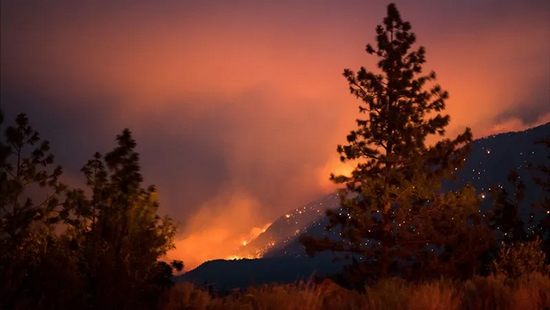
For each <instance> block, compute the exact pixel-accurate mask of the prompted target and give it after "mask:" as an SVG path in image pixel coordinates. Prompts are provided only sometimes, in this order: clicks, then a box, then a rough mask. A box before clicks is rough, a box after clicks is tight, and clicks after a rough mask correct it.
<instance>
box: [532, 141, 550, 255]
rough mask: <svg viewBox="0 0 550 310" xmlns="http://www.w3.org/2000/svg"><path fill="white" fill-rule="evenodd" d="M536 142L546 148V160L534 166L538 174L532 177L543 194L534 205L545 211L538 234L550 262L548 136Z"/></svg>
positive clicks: (549, 142)
mask: <svg viewBox="0 0 550 310" xmlns="http://www.w3.org/2000/svg"><path fill="white" fill-rule="evenodd" d="M536 143H537V144H544V145H546V147H547V150H548V156H547V157H546V158H547V159H548V161H547V162H546V163H541V164H538V165H536V166H535V168H536V170H537V172H538V175H535V177H534V178H533V179H534V181H535V183H536V184H537V185H539V186H540V187H542V190H543V192H544V194H545V196H544V197H543V198H542V199H541V201H539V202H538V203H536V204H535V207H538V208H541V209H542V210H543V211H545V212H546V216H545V217H544V218H543V219H542V220H541V221H540V223H539V225H538V229H537V231H538V234H539V235H540V237H541V238H542V247H543V249H544V251H545V252H546V258H547V259H548V260H549V261H548V262H549V263H550V136H548V137H547V138H545V139H542V140H539V141H536Z"/></svg>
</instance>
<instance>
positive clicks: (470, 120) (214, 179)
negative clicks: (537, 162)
mask: <svg viewBox="0 0 550 310" xmlns="http://www.w3.org/2000/svg"><path fill="white" fill-rule="evenodd" d="M1 5H2V7H1V9H2V10H1V35H2V37H1V83H2V88H1V95H2V107H3V108H4V109H5V110H6V112H7V113H8V115H13V114H15V113H17V112H20V111H24V112H27V113H28V114H29V116H30V118H31V122H34V123H35V127H36V128H38V129H39V131H40V132H41V133H42V136H43V137H45V138H47V139H49V140H51V141H52V146H53V151H54V152H55V153H56V155H57V157H58V158H59V159H60V160H61V164H63V165H64V166H65V167H66V169H65V170H66V174H67V175H66V178H67V179H69V180H71V181H73V180H79V179H81V176H80V175H79V173H78V169H79V168H80V167H81V166H82V165H83V164H84V163H85V161H86V159H88V158H89V157H90V156H91V154H92V153H93V152H94V151H96V150H98V151H102V152H106V151H108V150H109V148H111V147H112V146H113V143H114V142H113V140H114V137H115V135H116V134H117V133H119V132H120V131H121V130H122V128H124V127H129V128H130V129H131V130H132V131H133V132H134V134H135V137H136V140H137V142H138V146H139V151H140V152H141V154H142V166H143V170H144V175H145V178H146V181H147V182H151V183H154V184H156V185H158V187H159V189H160V198H161V203H162V211H163V212H164V213H168V214H170V215H171V216H173V217H174V218H175V219H176V220H177V221H179V222H180V223H181V229H180V231H181V236H180V239H182V240H184V241H179V242H178V249H177V251H176V252H175V254H173V255H175V256H176V257H178V258H181V259H183V260H184V261H188V262H189V263H188V266H192V265H196V264H198V263H200V262H201V261H204V260H205V259H212V258H219V257H226V256H227V255H229V254H230V253H231V251H233V247H234V244H235V245H238V243H239V242H240V240H241V239H242V238H244V236H246V235H247V234H249V233H250V232H251V231H252V230H253V229H254V227H261V226H263V225H264V224H265V223H268V222H270V221H272V220H273V219H274V218H275V217H276V216H278V215H280V214H283V213H284V212H285V211H287V210H288V209H291V208H293V207H295V206H296V205H300V204H303V203H306V202H308V201H310V200H312V199H315V198H317V197H318V196H320V195H321V194H322V193H326V192H327V191H330V190H332V187H331V185H330V183H329V182H328V181H327V178H328V174H329V173H330V172H331V171H334V169H337V168H338V160H337V154H336V152H335V148H336V144H338V143H341V142H344V139H345V135H346V133H347V132H348V131H349V130H350V129H352V128H353V126H354V119H355V117H356V116H357V114H356V113H357V105H358V102H357V100H356V99H354V98H353V97H352V96H351V95H349V93H348V90H347V85H346V82H345V79H344V78H343V77H342V76H341V73H342V70H343V69H344V68H351V69H353V70H356V69H358V67H359V66H361V65H364V66H367V68H369V67H371V68H372V66H373V63H374V60H373V59H372V58H370V57H369V56H368V55H367V54H366V53H365V52H364V46H365V44H366V43H368V42H373V41H374V28H375V26H376V24H378V23H380V22H381V21H382V18H383V17H384V15H385V5H386V3H382V2H378V1H376V2H375V1H345V2H342V1H292V2H290V1H289V2H284V1H273V2H268V1H260V2H258V1H230V2H224V1H218V2H216V1H204V2H196V3H195V2H190V3H183V2H180V1H166V2H162V4H160V3H157V2H147V1H133V2H126V1H121V2H117V4H113V3H109V2H102V1H93V2H92V1H82V2H80V1H79V2H75V1H54V2H51V3H50V2H48V4H46V3H36V2H30V1H29V2H26V1H2V4H1ZM397 5H398V8H399V9H400V11H401V14H402V16H403V18H404V19H405V20H409V21H410V22H411V24H412V26H413V31H414V32H415V33H416V34H417V38H418V42H419V44H421V45H424V46H425V47H426V49H427V63H426V66H425V68H426V71H428V70H430V69H433V70H435V71H436V72H437V73H438V77H439V79H438V81H439V83H440V84H441V85H442V86H443V87H444V88H445V89H447V90H448V91H449V92H450V99H449V100H448V102H447V111H448V113H450V115H451V125H450V126H449V129H448V133H449V134H456V133H457V132H458V131H461V130H463V129H464V127H466V126H469V127H471V128H472V129H473V132H474V135H475V137H481V136H484V135H488V134H492V133H497V132H503V131H508V130H520V129H523V128H526V127H531V126H534V125H537V124H540V123H543V122H548V121H550V89H549V85H550V60H549V59H550V40H548V38H549V37H550V4H549V3H548V2H547V1H482V2H481V3H480V2H479V1H461V2H459V3H458V2H457V1H420V2H419V1H397ZM74 182H75V183H78V181H74ZM80 182H82V180H80ZM185 240H186V241H185Z"/></svg>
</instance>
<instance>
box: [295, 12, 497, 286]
mask: <svg viewBox="0 0 550 310" xmlns="http://www.w3.org/2000/svg"><path fill="white" fill-rule="evenodd" d="M376 34H377V35H376V41H377V44H376V46H375V47H373V46H371V45H370V44H368V45H367V46H366V51H367V53H369V54H371V55H375V56H376V57H378V58H379V62H378V68H379V69H380V70H381V74H376V73H374V72H370V71H367V69H365V68H364V67H361V68H360V70H359V71H358V72H357V73H355V72H353V71H351V70H349V69H346V70H344V77H345V78H346V79H347V81H348V83H349V86H350V92H351V94H353V95H354V96H356V97H357V98H359V99H361V101H362V104H361V105H360V106H359V112H360V113H361V114H366V116H367V117H366V118H361V119H357V121H356V122H357V127H358V128H357V129H356V130H353V131H351V133H350V134H349V135H348V136H347V142H348V143H347V144H346V145H339V146H338V148H337V151H338V152H339V153H340V155H341V157H340V158H341V160H342V161H343V162H346V161H351V162H354V163H356V167H355V169H354V170H353V172H352V173H351V176H343V175H338V176H335V175H331V179H332V180H333V181H334V182H335V183H336V184H345V185H346V187H345V188H344V189H343V190H342V195H341V197H342V202H341V204H342V209H343V212H339V211H336V212H335V211H330V210H329V211H327V215H328V217H329V219H330V225H329V226H328V229H329V230H330V229H334V228H335V227H340V234H341V238H342V240H331V239H328V238H325V239H316V238H314V237H311V236H302V238H301V241H302V243H303V244H304V245H305V247H306V250H307V252H308V253H309V254H315V253H316V252H318V251H326V250H330V251H334V252H337V253H347V254H349V255H348V256H349V257H352V258H354V264H353V265H352V266H351V267H350V268H349V270H350V271H353V272H354V273H355V274H357V275H358V277H359V279H364V278H365V276H367V275H379V276H387V275H389V274H390V273H391V270H398V271H399V273H400V274H404V273H407V272H409V271H412V270H413V269H415V268H416V269H417V270H424V271H426V270H428V269H430V268H432V267H430V266H439V267H438V268H442V265H441V264H443V263H445V264H446V266H447V267H446V268H448V266H458V265H460V264H465V263H466V262H468V261H470V262H471V259H472V258H473V259H474V260H475V258H476V256H477V255H478V253H480V251H482V250H484V249H485V247H486V245H485V242H486V239H484V240H480V239H483V238H485V237H488V236H489V234H487V232H486V231H485V230H484V228H483V225H482V223H481V220H480V218H479V208H478V206H479V199H477V197H476V196H475V191H474V190H473V189H472V188H469V187H467V188H465V189H464V190H462V191H458V192H452V193H446V194H443V193H440V192H439V191H440V184H441V181H442V180H443V179H444V178H450V177H451V176H452V174H453V172H454V171H456V170H457V169H459V168H460V167H461V166H462V165H463V162H464V160H465V157H466V155H467V153H468V152H469V143H470V142H471V140H472V134H471V132H470V129H466V130H465V131H464V132H463V133H462V134H460V135H458V136H457V137H456V138H455V139H443V140H440V141H438V142H436V143H435V144H434V145H431V146H430V145H428V143H427V141H426V139H427V138H428V137H429V136H430V135H434V134H437V135H440V136H442V135H444V134H445V127H446V126H447V125H448V123H449V120H450V118H449V116H448V115H442V114H441V112H442V111H443V110H444V109H445V100H446V99H447V98H448V93H447V92H446V91H443V90H442V89H441V87H440V86H439V85H437V84H434V83H433V82H434V81H435V78H436V75H435V72H433V71H432V72H430V73H429V74H426V75H423V74H422V65H423V64H424V63H425V61H426V60H425V49H424V48H423V47H419V48H418V49H416V50H412V51H411V47H412V45H413V44H414V43H415V41H416V37H415V35H414V33H412V32H411V25H410V23H409V22H405V21H403V20H402V19H401V16H400V14H399V12H398V10H397V8H396V6H395V5H394V4H390V5H389V6H388V9H387V17H386V18H384V21H383V25H379V26H377V28H376ZM428 83H431V87H430V88H428V89H426V87H427V84H428ZM470 246H471V248H469V247H470ZM459 250H460V251H459ZM462 251H463V252H462ZM360 261H362V262H360ZM436 263H437V264H436ZM407 270H409V271H407ZM440 271H441V270H439V271H435V270H434V272H440ZM471 272H472V270H469V273H471Z"/></svg>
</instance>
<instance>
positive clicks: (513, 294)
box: [163, 272, 550, 310]
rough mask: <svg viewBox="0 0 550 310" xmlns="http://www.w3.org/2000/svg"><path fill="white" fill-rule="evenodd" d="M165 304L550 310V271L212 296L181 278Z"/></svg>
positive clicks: (176, 307)
mask: <svg viewBox="0 0 550 310" xmlns="http://www.w3.org/2000/svg"><path fill="white" fill-rule="evenodd" d="M163 309H166V310H184V309H185V310H191V309H197V310H202V309H204V310H207V309H208V310H215V309H228V310H231V309H251V310H256V309H257V310H264V309H265V310H270V309H289V310H292V309H296V310H298V309H300V310H313V309H330V310H332V309H334V310H338V309H365V310H386V309H387V310H396V309H410V310H440V309H449V310H459V309H468V310H469V309H473V310H476V309H480V310H481V309H482V310H489V309H491V310H492V309H495V310H500V309H505V310H513V309H522V310H531V309H533V310H544V309H550V277H548V276H546V275H543V274H540V273H536V272H535V273H531V274H527V275H523V276H521V277H519V278H516V279H511V278H506V277H504V276H489V277H475V278H473V279H471V280H468V281H465V282H452V281H449V280H446V279H441V280H437V281H432V282H427V283H423V284H414V283H410V282H406V281H404V280H401V279H387V280H383V281H380V282H379V283H378V284H376V285H374V286H371V287H367V288H366V293H365V294H360V293H358V292H356V291H349V290H346V289H343V288H341V287H340V286H338V285H336V284H335V283H333V282H331V281H328V280H326V281H325V282H323V283H321V284H313V283H311V282H305V283H304V282H300V283H295V284H282V285H264V286H258V287H250V288H248V289H247V290H245V291H243V292H240V291H239V292H234V293H233V294H228V295H225V296H219V297H212V296H211V295H210V294H209V293H208V292H206V291H204V290H201V289H198V288H196V287H195V286H193V285H192V284H190V283H180V284H177V285H176V286H175V287H174V288H173V289H172V290H171V291H170V292H169V294H168V295H167V296H166V298H165V300H164V302H163Z"/></svg>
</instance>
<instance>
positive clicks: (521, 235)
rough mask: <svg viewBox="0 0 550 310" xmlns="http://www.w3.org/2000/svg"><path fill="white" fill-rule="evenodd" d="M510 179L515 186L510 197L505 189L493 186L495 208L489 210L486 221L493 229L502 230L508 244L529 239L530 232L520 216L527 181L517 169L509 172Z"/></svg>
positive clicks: (504, 239) (492, 193) (492, 194)
mask: <svg viewBox="0 0 550 310" xmlns="http://www.w3.org/2000/svg"><path fill="white" fill-rule="evenodd" d="M508 181H509V182H510V183H511V184H512V185H513V187H514V195H513V197H510V195H509V194H508V192H507V191H506V190H505V189H501V188H499V187H498V186H492V187H491V196H492V199H493V209H492V210H490V211H489V212H487V214H486V222H487V223H488V226H489V227H490V228H491V229H493V230H498V231H500V232H501V233H502V234H503V236H502V239H503V241H504V242H505V243H506V244H509V243H512V242H524V241H527V238H528V236H529V234H528V233H527V231H526V229H525V223H524V222H523V220H522V219H521V216H520V212H519V211H520V207H521V206H520V203H521V202H522V201H523V199H524V197H525V183H524V182H523V181H522V180H521V179H520V177H519V174H518V173H517V172H516V171H515V170H510V172H509V173H508Z"/></svg>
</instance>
